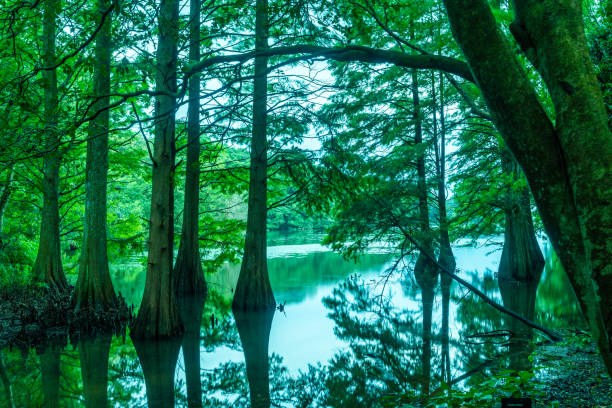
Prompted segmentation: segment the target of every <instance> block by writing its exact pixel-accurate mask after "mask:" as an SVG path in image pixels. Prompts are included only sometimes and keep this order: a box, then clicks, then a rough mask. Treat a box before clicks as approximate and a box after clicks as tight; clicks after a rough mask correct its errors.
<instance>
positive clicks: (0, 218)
mask: <svg viewBox="0 0 612 408" xmlns="http://www.w3.org/2000/svg"><path fill="white" fill-rule="evenodd" d="M13 166H14V165H12V166H10V167H9V170H8V174H7V176H6V181H5V182H4V186H3V187H2V191H1V192H0V251H1V250H2V247H3V244H2V237H3V235H2V229H3V227H4V211H5V210H6V205H7V204H8V201H9V198H10V196H11V183H12V182H13Z"/></svg>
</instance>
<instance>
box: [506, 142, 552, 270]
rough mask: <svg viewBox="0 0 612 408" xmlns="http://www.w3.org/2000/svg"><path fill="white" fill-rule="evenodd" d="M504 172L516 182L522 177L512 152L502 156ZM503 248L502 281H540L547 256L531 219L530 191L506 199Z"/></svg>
mask: <svg viewBox="0 0 612 408" xmlns="http://www.w3.org/2000/svg"><path fill="white" fill-rule="evenodd" d="M502 167H503V170H504V173H505V174H507V175H509V176H510V177H512V178H513V179H514V180H515V181H516V180H518V178H519V177H520V176H521V172H520V169H519V168H518V165H517V163H516V162H515V161H514V159H513V158H512V156H511V154H510V152H509V151H504V152H503V153H502ZM504 212H505V219H506V222H505V227H504V249H503V251H502V256H501V260H500V262H499V277H500V279H506V280H516V281H521V282H527V281H532V280H535V279H539V278H540V276H541V273H542V268H543V267H544V255H542V250H541V249H540V246H539V245H538V240H537V239H536V236H535V230H534V228H533V221H532V219H531V205H530V195H529V190H528V189H527V188H526V187H525V188H523V189H521V191H519V192H514V191H507V192H506V199H505V209H504Z"/></svg>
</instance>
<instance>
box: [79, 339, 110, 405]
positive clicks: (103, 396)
mask: <svg viewBox="0 0 612 408" xmlns="http://www.w3.org/2000/svg"><path fill="white" fill-rule="evenodd" d="M111 339H112V337H111V336H101V337H96V338H93V339H85V340H80V341H79V357H80V359H81V376H82V377H83V394H84V395H85V406H86V407H87V408H98V407H107V406H108V392H107V387H108V355H109V352H110V346H111Z"/></svg>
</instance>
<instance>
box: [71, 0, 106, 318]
mask: <svg viewBox="0 0 612 408" xmlns="http://www.w3.org/2000/svg"><path fill="white" fill-rule="evenodd" d="M110 7H111V2H110V0H98V2H97V9H98V10H97V14H98V16H99V18H102V16H103V15H106V14H105V12H106V11H107V10H108V9H109V8H110ZM110 19H111V15H110V14H108V15H106V19H105V21H104V24H103V25H102V27H101V28H100V31H99V32H98V35H97V40H96V48H95V54H94V61H95V65H94V98H96V102H95V103H94V104H93V106H92V109H93V111H94V112H97V111H100V112H99V113H98V115H97V116H96V118H95V119H93V120H92V121H91V122H90V123H89V129H88V133H87V166H86V176H85V177H86V184H85V223H84V227H83V246H82V249H81V250H82V252H81V259H80V264H79V278H78V280H77V284H76V287H75V292H74V295H73V303H74V305H75V307H76V309H77V310H79V309H88V308H91V309H95V308H100V309H102V310H106V309H109V308H110V307H112V306H114V305H115V304H116V302H117V297H116V296H115V290H114V289H113V283H112V282H111V279H110V274H109V268H108V251H107V243H106V201H107V200H106V183H107V178H108V131H109V111H108V109H107V106H108V104H109V101H110V98H109V97H108V95H109V94H110V65H111V49H112V46H111V33H110V30H111V21H110ZM100 23H101V21H99V22H98V24H100Z"/></svg>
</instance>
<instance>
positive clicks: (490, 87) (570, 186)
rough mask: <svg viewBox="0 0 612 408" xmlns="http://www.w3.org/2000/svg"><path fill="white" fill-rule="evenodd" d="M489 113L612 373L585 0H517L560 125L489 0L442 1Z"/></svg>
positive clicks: (604, 145) (606, 136) (604, 169)
mask: <svg viewBox="0 0 612 408" xmlns="http://www.w3.org/2000/svg"><path fill="white" fill-rule="evenodd" d="M444 4H445V6H446V9H447V12H448V16H449V20H450V23H451V28H452V31H453V35H454V37H455V39H456V40H457V42H458V44H459V46H460V47H461V49H462V52H463V54H464V55H465V57H466V59H467V61H468V64H469V66H470V69H471V71H472V73H473V75H474V78H475V79H476V82H477V84H478V87H479V88H480V90H481V92H482V94H483V97H484V99H485V101H486V103H487V105H488V107H489V110H490V111H491V114H492V116H493V120H494V122H495V124H496V126H497V128H498V130H499V131H500V133H501V135H502V136H503V138H504V140H505V142H506V144H507V146H508V147H509V148H510V150H511V151H512V153H513V154H514V156H515V158H516V160H517V161H518V162H519V164H520V165H521V168H522V169H523V171H524V172H525V176H526V177H527V181H528V182H529V186H530V188H531V192H532V194H533V196H534V199H535V202H536V205H537V207H538V210H539V213H540V216H541V218H542V221H543V223H544V227H545V229H546V232H547V234H548V237H549V238H550V240H551V243H552V245H553V248H554V249H555V252H556V253H557V255H558V256H559V259H560V260H561V263H562V264H563V267H564V269H565V271H566V273H567V275H568V278H569V280H570V282H571V284H572V286H573V288H574V291H575V292H576V295H577V298H578V300H579V302H580V306H581V309H582V312H583V314H584V316H585V317H586V319H587V321H588V323H589V326H590V330H591V335H592V336H593V339H594V341H595V342H597V344H598V346H599V351H600V354H601V356H602V358H603V360H604V363H605V365H606V367H607V369H608V372H609V373H611V374H612V344H611V339H612V296H607V294H608V293H610V292H612V264H611V263H610V262H609V260H610V259H611V258H612V248H610V246H609V242H612V216H611V215H610V203H611V202H612V178H610V177H609V174H612V135H611V133H610V129H608V126H607V117H606V114H605V108H604V106H603V98H602V96H601V92H600V90H599V88H598V85H597V81H596V78H595V75H594V73H593V67H592V63H591V61H590V60H589V56H588V50H587V45H586V39H585V35H584V27H583V25H582V15H581V4H580V2H575V1H572V0H561V1H552V0H545V1H543V2H534V1H524V0H521V1H517V2H515V6H516V12H517V21H516V22H515V23H514V24H513V28H512V31H513V32H514V35H515V37H516V38H517V39H518V41H519V43H520V44H521V46H522V48H523V49H524V50H525V51H526V54H527V56H528V57H529V58H530V59H531V60H532V61H533V62H534V65H535V67H536V68H537V69H538V71H539V72H540V73H541V74H542V77H543V78H544V80H545V82H546V85H547V87H548V90H549V92H550V95H551V98H552V100H553V103H554V107H555V125H554V126H553V124H552V122H551V121H550V120H549V118H548V117H547V115H546V112H545V111H544V109H543V108H542V106H541V105H540V103H539V102H538V96H537V94H536V92H535V89H534V87H533V85H532V84H531V83H530V81H529V79H528V77H527V75H526V73H525V71H524V70H523V68H522V67H521V65H520V63H519V61H518V59H517V56H516V55H515V54H514V50H513V48H512V47H511V45H510V44H509V42H508V41H507V39H506V38H504V36H503V35H502V33H501V31H500V30H499V29H498V28H497V27H496V22H495V19H494V17H493V15H492V13H491V10H490V8H489V5H488V3H487V2H486V1H484V0H444Z"/></svg>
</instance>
